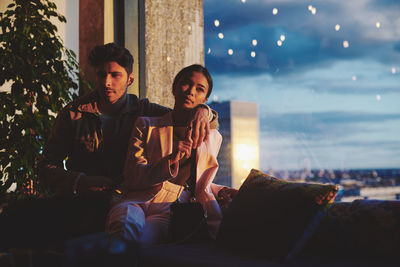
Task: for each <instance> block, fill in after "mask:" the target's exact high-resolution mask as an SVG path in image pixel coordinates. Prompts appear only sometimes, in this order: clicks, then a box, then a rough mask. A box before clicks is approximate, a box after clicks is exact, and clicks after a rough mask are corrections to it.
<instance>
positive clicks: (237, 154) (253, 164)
mask: <svg viewBox="0 0 400 267" xmlns="http://www.w3.org/2000/svg"><path fill="white" fill-rule="evenodd" d="M210 107H211V108H212V109H214V110H215V111H217V112H218V120H219V131H220V133H221V135H222V138H223V141H222V145H221V149H220V152H219V155H218V163H219V165H220V167H219V170H218V173H217V176H216V179H215V182H216V183H218V184H223V185H227V186H231V187H234V188H239V187H240V185H241V184H242V183H243V181H244V180H245V179H246V177H247V175H248V174H249V172H250V170H251V169H253V168H254V169H259V166H260V145H259V119H258V108H257V103H253V102H241V101H229V102H213V103H211V104H210Z"/></svg>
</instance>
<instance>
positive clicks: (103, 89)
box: [96, 61, 133, 104]
mask: <svg viewBox="0 0 400 267" xmlns="http://www.w3.org/2000/svg"><path fill="white" fill-rule="evenodd" d="M132 82H133V74H132V73H131V74H130V75H128V73H127V72H126V70H125V68H124V67H122V66H121V65H119V64H118V63H117V62H115V61H110V62H106V63H104V65H102V66H99V67H97V68H96V89H97V91H98V92H99V94H100V97H101V98H102V99H103V100H104V101H105V102H106V103H110V104H114V103H115V102H117V101H118V99H120V98H121V97H122V96H123V95H125V93H126V89H127V87H128V86H129V85H131V84H132Z"/></svg>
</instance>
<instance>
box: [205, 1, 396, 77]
mask: <svg viewBox="0 0 400 267" xmlns="http://www.w3.org/2000/svg"><path fill="white" fill-rule="evenodd" d="M368 3H369V2H368V1H324V2H321V3H318V4H315V7H316V8H317V13H316V15H312V14H311V13H310V12H309V10H308V8H307V7H308V5H309V1H294V0H293V1H251V2H250V1H248V2H246V4H243V3H241V1H234V2H232V1H212V0H206V1H205V2H204V10H205V11H204V12H205V20H204V21H205V22H204V24H205V48H206V51H207V50H208V48H210V49H211V53H210V54H207V53H206V65H207V67H208V68H210V70H212V71H213V72H215V73H220V74H222V73H232V72H233V73H241V74H244V75H257V74H260V73H270V74H276V75H285V74H288V73H291V72H303V71H307V70H308V69H310V68H319V67H321V66H325V65H329V64H332V63H333V62H334V61H336V60H338V59H339V60H344V59H346V60H350V59H357V58H370V59H372V60H377V61H389V62H390V61H391V62H398V60H400V55H398V54H399V53H398V51H397V50H398V48H397V46H396V45H395V43H396V42H397V43H398V42H399V38H400V30H399V28H400V19H399V18H398V12H397V11H399V10H398V7H400V5H395V4H394V3H391V7H390V8H386V9H380V10H377V9H376V8H373V7H372V6H371V5H370V4H368ZM387 4H389V3H387ZM274 7H276V8H278V10H279V12H278V14H277V15H276V16H274V15H273V14H272V9H273V8H274ZM366 18H370V19H366ZM215 19H218V20H219V21H220V26H219V27H215V26H214V20H215ZM376 21H380V23H381V24H382V27H381V28H379V29H377V28H376V25H375V22H376ZM336 24H340V25H341V30H340V31H335V30H334V26H335V25H336ZM219 32H222V33H223V34H224V36H225V37H224V39H222V40H221V39H219V38H218V36H217V34H218V33H219ZM281 35H285V37H286V38H285V41H284V42H283V45H282V46H278V45H277V41H278V40H279V37H280V36H281ZM253 39H256V40H257V41H258V44H257V46H255V47H253V46H252V45H251V40H253ZM344 40H348V41H349V43H350V46H349V47H348V48H347V49H345V48H344V47H343V41H344ZM228 49H233V50H234V54H233V55H231V56H230V55H228V53H227V51H228ZM251 51H254V52H256V57H255V58H252V57H251V56H250V52H251Z"/></svg>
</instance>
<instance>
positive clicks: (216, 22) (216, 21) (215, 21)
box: [214, 19, 219, 27]
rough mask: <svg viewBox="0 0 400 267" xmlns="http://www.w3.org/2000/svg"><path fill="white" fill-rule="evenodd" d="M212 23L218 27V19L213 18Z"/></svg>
mask: <svg viewBox="0 0 400 267" xmlns="http://www.w3.org/2000/svg"><path fill="white" fill-rule="evenodd" d="M214 25H215V27H219V20H217V19H216V20H214Z"/></svg>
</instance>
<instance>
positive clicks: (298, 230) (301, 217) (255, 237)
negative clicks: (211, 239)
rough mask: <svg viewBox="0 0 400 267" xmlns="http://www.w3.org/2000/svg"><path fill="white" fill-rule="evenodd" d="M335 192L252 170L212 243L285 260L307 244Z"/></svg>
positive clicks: (333, 188)
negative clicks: (215, 241) (215, 240)
mask: <svg viewBox="0 0 400 267" xmlns="http://www.w3.org/2000/svg"><path fill="white" fill-rule="evenodd" d="M337 191H338V188H337V186H335V185H323V184H311V183H295V182H289V181H285V180H281V179H278V178H275V177H273V176H270V175H268V174H265V173H262V172H261V171H259V170H254V169H253V170H251V172H250V174H249V176H248V177H247V179H246V180H245V182H244V183H243V185H242V186H241V187H240V189H239V192H238V194H237V195H236V197H235V198H234V199H233V201H232V203H231V204H230V206H229V208H228V209H227V210H226V212H225V214H224V218H223V220H222V222H221V226H220V229H219V233H218V236H217V243H218V245H219V246H221V247H225V248H229V249H231V250H234V251H237V252H244V253H246V254H248V253H250V254H253V255H260V256H263V257H266V258H268V259H272V260H283V259H290V258H292V257H294V256H295V255H296V253H298V252H299V251H300V250H301V248H302V246H303V245H304V244H305V243H306V241H307V240H308V239H309V238H310V236H311V234H312V232H313V231H314V229H315V228H316V227H317V226H318V223H319V221H320V220H321V218H322V215H323V211H324V210H325V208H326V206H327V205H328V203H329V202H332V201H333V199H334V197H335V195H336V193H337Z"/></svg>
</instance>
